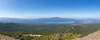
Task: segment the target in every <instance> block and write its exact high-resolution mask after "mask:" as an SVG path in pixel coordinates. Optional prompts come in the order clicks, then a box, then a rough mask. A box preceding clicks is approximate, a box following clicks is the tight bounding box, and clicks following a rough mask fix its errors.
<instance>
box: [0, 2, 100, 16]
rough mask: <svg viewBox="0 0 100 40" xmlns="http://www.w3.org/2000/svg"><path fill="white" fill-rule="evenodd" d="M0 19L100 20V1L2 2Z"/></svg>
mask: <svg viewBox="0 0 100 40" xmlns="http://www.w3.org/2000/svg"><path fill="white" fill-rule="evenodd" d="M0 17H10V18H47V17H63V18H100V0H0Z"/></svg>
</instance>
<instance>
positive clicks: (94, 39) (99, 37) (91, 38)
mask: <svg viewBox="0 0 100 40" xmlns="http://www.w3.org/2000/svg"><path fill="white" fill-rule="evenodd" d="M75 40H100V30H99V31H96V32H94V33H91V34H89V35H88V36H85V37H83V38H77V39H75Z"/></svg>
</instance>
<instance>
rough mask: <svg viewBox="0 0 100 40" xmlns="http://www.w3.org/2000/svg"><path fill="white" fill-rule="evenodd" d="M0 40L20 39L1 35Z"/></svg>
mask: <svg viewBox="0 0 100 40" xmlns="http://www.w3.org/2000/svg"><path fill="white" fill-rule="evenodd" d="M0 40H18V39H14V38H13V37H9V36H5V35H1V34H0Z"/></svg>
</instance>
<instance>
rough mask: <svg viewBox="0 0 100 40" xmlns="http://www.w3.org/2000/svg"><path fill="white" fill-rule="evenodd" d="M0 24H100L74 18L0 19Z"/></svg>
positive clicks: (95, 21)
mask: <svg viewBox="0 0 100 40" xmlns="http://www.w3.org/2000/svg"><path fill="white" fill-rule="evenodd" d="M0 22H3V23H24V24H77V23H79V24H90V23H100V19H87V18H86V19H74V18H60V17H52V18H36V19H35V18H30V19H21V18H0Z"/></svg>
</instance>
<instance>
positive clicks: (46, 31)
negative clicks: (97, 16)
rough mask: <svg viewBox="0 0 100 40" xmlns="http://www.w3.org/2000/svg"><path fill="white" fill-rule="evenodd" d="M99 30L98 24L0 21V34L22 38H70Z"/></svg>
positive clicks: (61, 39)
mask: <svg viewBox="0 0 100 40" xmlns="http://www.w3.org/2000/svg"><path fill="white" fill-rule="evenodd" d="M97 30H100V25H99V24H85V25H77V26H73V25H68V24H59V25H58V24H32V25H28V24H27V25H26V24H17V23H0V34H3V35H8V36H10V37H14V38H16V39H24V40H71V39H74V38H77V37H83V36H86V35H88V34H89V33H92V32H95V31H97ZM24 34H40V35H43V36H40V37H31V36H24Z"/></svg>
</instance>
